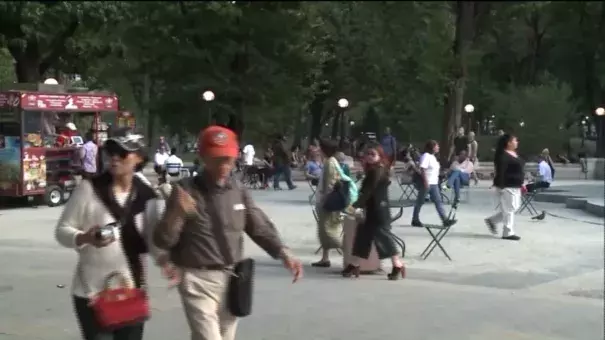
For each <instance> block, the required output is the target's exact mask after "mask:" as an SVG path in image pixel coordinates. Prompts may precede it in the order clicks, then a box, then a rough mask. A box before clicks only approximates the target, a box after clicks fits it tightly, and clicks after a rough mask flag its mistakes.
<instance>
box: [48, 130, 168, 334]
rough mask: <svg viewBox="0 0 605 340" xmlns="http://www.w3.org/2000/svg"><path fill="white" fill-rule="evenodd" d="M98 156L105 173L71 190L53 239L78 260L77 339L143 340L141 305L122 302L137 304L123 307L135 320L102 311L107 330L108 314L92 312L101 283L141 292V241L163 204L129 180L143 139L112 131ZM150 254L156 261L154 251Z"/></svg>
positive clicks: (141, 160)
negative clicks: (116, 280) (103, 158)
mask: <svg viewBox="0 0 605 340" xmlns="http://www.w3.org/2000/svg"><path fill="white" fill-rule="evenodd" d="M103 151H104V152H106V153H107V156H108V162H109V164H108V167H107V171H106V172H104V173H102V174H101V175H99V176H97V177H94V178H92V179H90V180H85V181H83V182H82V183H81V184H80V185H79V186H78V187H77V188H76V189H75V190H74V193H73V196H72V197H71V199H70V200H69V201H68V202H67V204H66V206H65V208H64V210H63V213H62V214H61V217H60V219H59V222H58V223H57V227H56V229H55V237H56V239H57V241H58V242H59V244H61V245H62V246H64V247H66V248H73V249H75V250H76V254H77V255H78V263H77V265H76V269H75V275H74V279H73V283H72V295H73V303H74V309H75V313H76V318H77V319H78V323H79V326H80V330H81V332H82V338H83V339H85V340H96V339H99V338H100V337H103V339H114V340H122V339H128V340H138V339H143V325H144V321H145V320H144V319H145V318H146V316H148V315H146V314H145V312H147V313H148V311H143V313H142V314H141V311H142V308H148V307H147V302H146V301H141V299H139V300H136V301H135V300H129V301H125V302H124V301H123V303H125V304H129V303H130V301H131V302H132V304H138V305H136V306H127V307H133V310H134V309H137V310H138V313H139V314H137V315H128V313H129V312H128V311H126V310H125V309H123V310H121V311H117V313H116V314H114V315H112V313H113V312H116V311H115V310H114V311H111V310H109V311H107V310H106V311H102V312H106V313H109V317H111V321H112V322H114V323H115V322H118V323H117V324H113V325H112V327H109V326H108V325H107V319H106V317H107V316H108V315H105V313H99V310H98V309H95V306H96V305H95V303H96V302H98V300H97V299H96V297H99V296H102V295H103V294H99V293H103V292H106V289H107V287H106V284H107V283H108V282H109V279H110V278H111V277H114V276H116V275H118V276H120V277H121V278H122V279H121V280H120V281H121V282H124V283H127V282H130V283H131V284H132V285H133V286H134V287H136V288H137V289H135V290H136V291H137V292H142V291H143V289H144V286H145V282H146V278H145V276H146V273H145V271H144V268H145V266H144V265H143V261H144V258H143V255H144V254H146V253H148V246H147V242H146V240H147V239H148V237H150V236H151V233H152V229H153V227H154V226H155V224H156V222H157V221H158V219H159V216H160V214H161V212H162V211H163V203H164V202H163V201H160V200H158V199H157V197H156V194H155V192H154V190H153V189H152V188H151V187H150V186H149V185H147V184H145V183H144V182H143V181H142V180H141V179H140V178H139V177H138V176H135V172H137V171H139V170H140V169H142V167H143V166H144V165H145V161H146V156H145V155H146V153H147V151H146V150H145V145H144V142H143V136H141V135H135V134H132V133H131V131H130V130H129V129H121V130H118V131H116V134H115V136H114V137H112V138H110V139H108V140H107V141H106V142H105V144H104V147H103ZM146 232H148V233H149V234H146ZM154 255H156V258H159V257H160V256H161V254H160V253H159V252H155V250H154ZM135 290H133V291H135ZM144 297H146V296H145V295H144ZM139 298H140V294H139ZM126 309H128V308H126ZM99 314H103V315H99Z"/></svg>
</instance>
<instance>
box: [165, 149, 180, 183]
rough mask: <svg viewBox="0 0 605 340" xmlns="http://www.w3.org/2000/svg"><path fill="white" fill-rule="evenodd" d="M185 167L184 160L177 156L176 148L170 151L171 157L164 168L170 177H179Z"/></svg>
mask: <svg viewBox="0 0 605 340" xmlns="http://www.w3.org/2000/svg"><path fill="white" fill-rule="evenodd" d="M182 167H183V160H182V159H180V158H179V157H178V156H177V155H176V148H172V150H170V157H168V159H166V162H165V163H164V168H165V169H166V172H167V173H168V175H170V177H178V176H179V175H180V173H181V168H182Z"/></svg>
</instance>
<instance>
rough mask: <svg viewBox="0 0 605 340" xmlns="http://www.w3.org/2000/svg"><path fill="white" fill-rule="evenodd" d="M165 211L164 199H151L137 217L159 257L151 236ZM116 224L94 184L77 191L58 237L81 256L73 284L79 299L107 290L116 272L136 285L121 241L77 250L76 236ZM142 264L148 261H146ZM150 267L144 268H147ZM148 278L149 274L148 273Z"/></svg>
mask: <svg viewBox="0 0 605 340" xmlns="http://www.w3.org/2000/svg"><path fill="white" fill-rule="evenodd" d="M127 198H128V193H123V194H118V195H116V201H117V203H118V204H120V205H121V206H123V205H124V204H125V202H126V199H127ZM164 208H165V201H164V200H162V199H151V200H149V201H147V206H146V208H145V211H144V212H142V213H140V214H138V215H136V216H135V218H134V221H135V225H136V227H137V229H138V231H139V232H140V233H141V235H142V236H143V238H144V239H145V240H146V241H147V246H148V249H149V252H150V253H151V255H152V256H153V257H155V258H157V256H159V255H160V254H161V250H159V249H157V248H155V247H154V246H153V242H151V237H152V235H153V228H155V226H156V224H157V222H158V221H159V219H160V218H161V216H162V214H163V212H164ZM112 222H116V220H115V218H114V217H113V215H112V214H111V213H110V212H109V210H108V209H107V208H106V207H105V205H104V204H103V202H102V201H101V200H100V199H99V198H98V197H97V195H96V193H95V192H94V189H93V187H92V184H91V183H90V182H89V181H83V182H82V183H81V184H80V185H79V186H78V187H77V188H76V189H75V190H74V192H73V194H72V196H71V197H70V199H69V201H68V202H67V204H66V205H65V208H64V209H63V213H62V214H61V217H60V218H59V222H58V223H57V227H56V229H55V238H56V239H57V241H58V242H59V243H60V244H61V245H62V246H64V247H66V248H73V249H75V251H76V252H77V254H78V264H77V265H76V269H75V273H74V278H73V282H72V293H73V294H74V295H76V296H78V297H85V298H87V297H90V296H91V295H94V294H96V293H98V292H100V291H102V290H103V289H104V283H105V279H106V278H107V276H108V275H109V274H111V273H112V272H114V271H119V272H121V273H123V274H124V275H125V276H126V278H128V279H129V280H130V282H134V280H133V278H132V275H131V272H130V269H129V266H128V261H127V259H126V254H125V253H124V250H123V249H122V244H121V242H120V241H119V238H120V236H121V235H119V232H118V235H117V240H116V241H115V242H113V243H111V244H109V245H108V246H106V247H103V248H96V247H95V246H93V245H88V244H87V245H83V246H81V247H76V243H75V240H76V236H77V235H79V234H82V233H84V232H86V231H87V230H88V229H90V228H91V227H93V226H96V225H100V226H103V225H106V224H108V223H112ZM142 261H146V256H145V258H143V259H142ZM146 267H147V266H145V265H144V266H143V268H146ZM144 275H146V273H144Z"/></svg>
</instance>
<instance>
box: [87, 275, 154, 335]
mask: <svg viewBox="0 0 605 340" xmlns="http://www.w3.org/2000/svg"><path fill="white" fill-rule="evenodd" d="M113 278H118V279H120V284H121V287H120V288H110V286H109V284H110V283H111V280H112V279H113ZM128 286H129V285H128V280H127V279H126V277H124V275H122V274H121V273H120V272H113V273H111V274H109V276H107V279H105V289H104V290H103V291H101V292H100V293H99V294H97V296H95V297H94V298H93V299H92V301H91V307H92V309H93V311H94V313H95V316H96V319H97V322H98V324H99V326H100V327H101V328H103V329H107V330H113V329H118V328H122V327H125V326H130V325H134V324H137V323H141V322H143V321H145V320H147V319H148V318H149V301H148V299H147V293H146V292H145V290H143V289H140V288H129V287H128Z"/></svg>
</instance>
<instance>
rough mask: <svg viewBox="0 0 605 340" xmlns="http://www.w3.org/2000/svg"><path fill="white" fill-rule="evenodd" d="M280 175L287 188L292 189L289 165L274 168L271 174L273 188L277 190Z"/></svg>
mask: <svg viewBox="0 0 605 340" xmlns="http://www.w3.org/2000/svg"><path fill="white" fill-rule="evenodd" d="M282 174H283V175H284V180H285V181H286V184H287V185H288V188H289V189H292V188H293V187H294V183H292V169H291V168H290V165H289V164H284V165H276V166H275V172H274V173H273V188H274V189H276V188H279V179H280V177H281V175H282Z"/></svg>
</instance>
